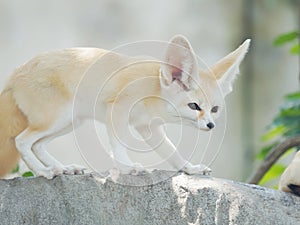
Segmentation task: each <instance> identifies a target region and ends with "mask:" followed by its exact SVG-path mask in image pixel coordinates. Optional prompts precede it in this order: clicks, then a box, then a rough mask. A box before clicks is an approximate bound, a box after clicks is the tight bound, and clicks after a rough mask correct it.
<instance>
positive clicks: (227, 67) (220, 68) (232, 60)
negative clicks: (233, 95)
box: [211, 39, 250, 96]
mask: <svg viewBox="0 0 300 225" xmlns="http://www.w3.org/2000/svg"><path fill="white" fill-rule="evenodd" d="M249 45H250V39H248V40H246V41H244V43H243V44H241V45H240V46H239V47H238V48H237V49H236V50H235V51H233V52H231V53H230V54H229V55H227V56H225V57H224V58H223V59H221V60H220V61H219V62H217V63H216V64H215V65H213V66H212V68H211V71H212V72H213V74H214V76H215V77H216V79H217V82H218V83H219V85H220V87H221V89H222V93H223V96H226V95H227V94H228V93H230V92H231V91H232V85H233V82H234V80H235V78H236V75H237V74H238V73H239V65H240V63H241V62H242V60H243V58H244V56H245V55H246V53H247V51H248V49H249Z"/></svg>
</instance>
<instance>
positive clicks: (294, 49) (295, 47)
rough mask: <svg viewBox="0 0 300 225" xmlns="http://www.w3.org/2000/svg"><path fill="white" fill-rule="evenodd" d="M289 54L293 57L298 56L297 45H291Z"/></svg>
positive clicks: (299, 52)
mask: <svg viewBox="0 0 300 225" xmlns="http://www.w3.org/2000/svg"><path fill="white" fill-rule="evenodd" d="M290 53H291V54H293V55H299V54H300V49H299V43H296V44H295V45H293V46H292V47H291V49H290Z"/></svg>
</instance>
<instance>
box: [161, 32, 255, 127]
mask: <svg viewBox="0 0 300 225" xmlns="http://www.w3.org/2000/svg"><path fill="white" fill-rule="evenodd" d="M249 44H250V40H246V41H245V42H244V43H243V44H242V45H241V46H240V47H238V48H237V49H236V50H235V51H233V52H231V53H230V54H229V55H227V56H226V57H224V58H223V59H221V60H220V61H218V62H217V63H216V64H215V65H214V66H212V67H211V68H210V69H209V70H202V69H200V68H199V66H198V63H197V59H196V56H195V54H194V51H193V49H192V47H191V45H190V44H189V42H188V40H187V39H186V38H185V37H183V36H181V35H177V36H175V37H173V38H172V39H171V40H170V43H169V45H168V47H167V49H166V53H165V59H164V63H162V64H161V74H160V85H161V89H162V96H163V97H164V98H165V99H166V100H168V101H169V103H170V104H168V106H167V111H168V114H169V116H170V117H171V119H172V121H178V122H180V121H182V122H183V123H185V124H189V125H192V126H196V127H197V128H200V129H202V130H211V129H212V128H214V127H215V122H214V120H215V119H216V118H217V117H218V116H219V114H220V112H221V110H222V108H223V106H224V97H225V96H226V95H227V94H228V93H230V92H231V91H232V84H233V81H234V80H235V77H236V75H237V73H238V72H239V65H240V63H241V61H242V59H243V58H244V56H245V54H246V52H247V50H248V47H249Z"/></svg>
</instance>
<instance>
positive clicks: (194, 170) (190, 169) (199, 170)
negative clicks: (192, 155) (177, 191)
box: [181, 164, 211, 175]
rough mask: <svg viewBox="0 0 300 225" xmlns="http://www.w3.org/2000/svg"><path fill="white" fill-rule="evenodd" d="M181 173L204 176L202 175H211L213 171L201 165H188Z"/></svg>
mask: <svg viewBox="0 0 300 225" xmlns="http://www.w3.org/2000/svg"><path fill="white" fill-rule="evenodd" d="M181 171H183V172H185V173H187V174H190V175H192V174H202V175H209V174H210V173H211V169H210V168H209V167H207V166H205V165H203V164H199V165H192V164H188V165H186V166H184V167H183V168H182V169H181Z"/></svg>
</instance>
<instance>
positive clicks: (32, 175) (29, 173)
mask: <svg viewBox="0 0 300 225" xmlns="http://www.w3.org/2000/svg"><path fill="white" fill-rule="evenodd" d="M22 177H34V174H33V173H32V172H31V171H27V172H25V173H23V174H22Z"/></svg>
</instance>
